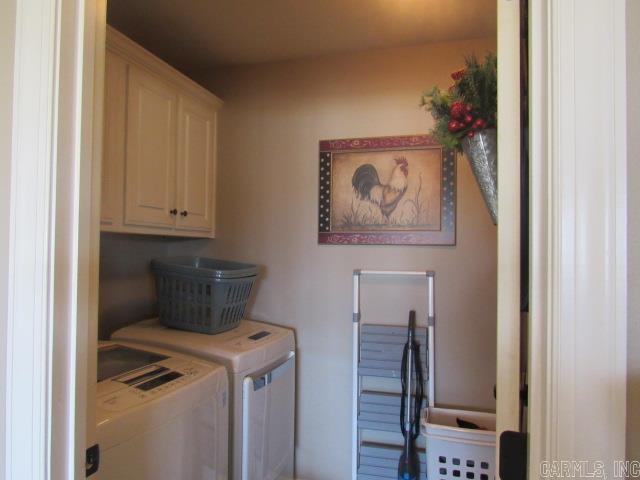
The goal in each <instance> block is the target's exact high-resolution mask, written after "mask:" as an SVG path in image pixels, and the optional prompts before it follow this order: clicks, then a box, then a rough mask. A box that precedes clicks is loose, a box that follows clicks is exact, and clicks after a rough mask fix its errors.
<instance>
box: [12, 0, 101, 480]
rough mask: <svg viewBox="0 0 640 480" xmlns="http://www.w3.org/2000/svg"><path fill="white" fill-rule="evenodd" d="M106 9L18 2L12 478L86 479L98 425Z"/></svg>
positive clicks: (42, 0) (76, 2)
mask: <svg viewBox="0 0 640 480" xmlns="http://www.w3.org/2000/svg"><path fill="white" fill-rule="evenodd" d="M101 5H103V2H100V1H88V2H84V1H82V0H57V1H50V0H21V1H18V2H16V3H15V12H16V15H15V23H14V25H15V42H14V51H13V69H12V72H13V85H12V91H13V103H12V105H10V106H7V105H3V106H2V107H0V108H3V109H4V110H3V111H2V113H3V115H4V114H5V113H6V112H7V109H9V108H10V109H11V110H10V111H9V115H10V118H11V134H10V138H11V153H10V158H9V161H8V164H9V165H10V170H11V176H10V179H7V180H6V181H5V183H3V184H2V187H3V189H5V188H6V189H8V190H9V192H8V193H7V195H8V196H9V198H10V202H9V206H8V214H9V215H8V216H9V229H8V230H7V231H3V232H0V235H2V244H3V245H4V244H5V242H6V244H7V251H8V253H7V260H6V263H7V268H6V270H3V271H2V273H1V274H2V275H3V276H4V277H3V282H2V283H1V284H2V285H6V308H4V309H3V310H2V316H3V317H6V336H4V337H3V338H2V342H6V343H4V344H3V347H4V348H3V349H1V350H4V354H5V358H4V360H5V361H3V362H2V365H3V375H2V376H0V380H1V381H2V384H1V385H0V387H1V388H0V392H2V394H3V401H4V403H5V415H4V422H3V423H2V427H3V428H2V437H3V442H2V445H3V447H4V448H3V455H2V459H3V460H4V461H3V463H2V465H1V468H2V474H3V476H4V477H5V478H15V479H18V478H20V479H44V478H55V479H58V478H59V479H64V478H68V479H71V478H84V451H85V448H86V445H87V444H88V441H90V440H91V439H90V437H88V435H91V432H92V429H90V428H89V429H88V431H86V430H85V428H87V426H91V425H93V424H94V422H93V420H92V414H91V412H92V409H87V408H86V407H87V397H88V396H89V397H90V396H91V392H92V390H91V389H89V388H88V386H90V385H94V384H95V372H94V371H93V369H92V368H87V367H88V366H89V367H90V366H91V365H92V363H91V362H90V361H88V359H89V358H90V356H91V355H95V350H96V349H95V342H96V331H95V326H96V325H97V279H98V277H97V266H98V257H97V252H98V249H97V242H98V241H99V236H98V235H97V233H98V232H99V223H98V222H99V219H98V217H97V216H96V214H95V212H96V211H97V205H96V202H95V199H96V198H99V197H97V195H99V183H98V182H99V178H100V175H99V167H100V137H101V135H100V128H101V121H98V122H94V121H93V120H94V100H98V99H100V101H98V102H97V105H100V104H101V98H102V94H101V91H100V87H101V83H100V82H99V81H98V82H95V81H94V80H95V79H94V75H95V73H96V72H99V71H100V70H101V69H102V68H103V67H101V65H100V61H101V60H100V59H101V53H100V50H99V49H98V50H96V45H97V44H99V43H100V35H102V43H103V44H104V33H103V31H104V27H102V29H101V28H100V26H101V25H104V9H101V8H100V6H101ZM102 51H104V49H102ZM2 54H3V55H4V54H6V52H5V51H3V52H2ZM94 92H95V95H94ZM98 118H101V116H99V117H98ZM94 130H95V131H94ZM93 157H95V159H94V158H93ZM3 180H4V179H3ZM96 185H97V187H96ZM5 282H6V283H5ZM4 294H5V292H3V296H4ZM3 307H5V305H3ZM5 349H6V350H5ZM93 365H95V362H93ZM87 419H89V421H88V420H87Z"/></svg>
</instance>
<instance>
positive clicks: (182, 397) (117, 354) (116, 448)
mask: <svg viewBox="0 0 640 480" xmlns="http://www.w3.org/2000/svg"><path fill="white" fill-rule="evenodd" d="M227 397H228V380H227V374H226V371H225V369H224V367H222V366H220V365H215V364H213V363H209V362H205V361H202V360H200V359H195V358H192V357H188V356H186V355H180V354H175V353H173V352H169V351H167V350H163V349H159V348H155V347H147V346H140V345H133V344H128V343H126V342H102V343H101V344H100V345H99V347H98V386H97V398H96V400H97V405H96V420H97V437H98V445H99V449H100V462H99V468H98V471H97V474H96V477H95V478H97V479H100V480H176V479H181V480H227V479H228V475H229V471H228V470H229V469H228V459H229V457H228V444H229V443H228V431H229V424H228V422H229V407H228V403H229V402H228V398H227Z"/></svg>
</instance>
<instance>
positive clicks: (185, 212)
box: [180, 210, 189, 217]
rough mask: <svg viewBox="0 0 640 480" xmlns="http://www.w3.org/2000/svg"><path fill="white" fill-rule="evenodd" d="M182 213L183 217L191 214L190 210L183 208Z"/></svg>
mask: <svg viewBox="0 0 640 480" xmlns="http://www.w3.org/2000/svg"><path fill="white" fill-rule="evenodd" d="M180 215H182V216H183V217H186V216H187V215H189V212H187V211H186V210H183V211H181V212H180Z"/></svg>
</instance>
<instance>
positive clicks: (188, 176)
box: [176, 95, 216, 231]
mask: <svg viewBox="0 0 640 480" xmlns="http://www.w3.org/2000/svg"><path fill="white" fill-rule="evenodd" d="M179 105H180V106H179V113H178V186H177V188H178V221H177V225H176V226H177V228H180V229H198V230H205V231H211V230H212V229H213V222H214V209H213V199H214V198H215V175H214V173H215V172H214V168H213V167H214V166H215V151H216V141H215V140H216V139H215V132H216V116H215V114H212V112H211V111H210V110H208V109H206V108H203V107H202V105H201V104H200V102H198V101H197V99H194V98H191V97H189V96H186V95H184V96H180V101H179Z"/></svg>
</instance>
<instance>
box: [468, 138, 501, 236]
mask: <svg viewBox="0 0 640 480" xmlns="http://www.w3.org/2000/svg"><path fill="white" fill-rule="evenodd" d="M462 149H463V150H464V153H465V154H466V155H467V158H468V159H469V165H471V170H472V171H473V175H474V176H475V177H476V181H477V182H478V185H479V186H480V191H481V192H482V197H483V198H484V203H485V204H486V205H487V209H488V210H489V214H490V215H491V220H493V224H494V225H497V224H498V151H497V141H496V129H495V128H487V129H485V130H480V131H478V132H476V134H475V135H474V136H473V137H471V138H469V137H465V138H464V139H463V140H462Z"/></svg>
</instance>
